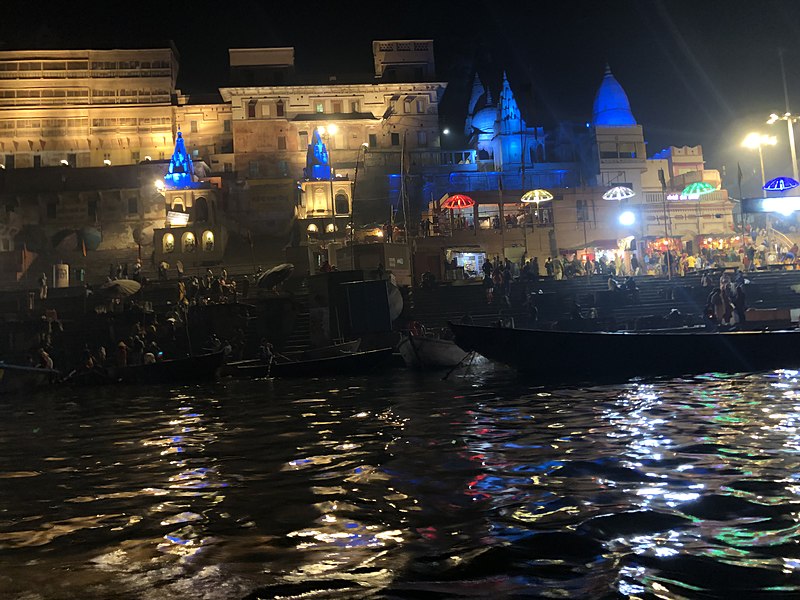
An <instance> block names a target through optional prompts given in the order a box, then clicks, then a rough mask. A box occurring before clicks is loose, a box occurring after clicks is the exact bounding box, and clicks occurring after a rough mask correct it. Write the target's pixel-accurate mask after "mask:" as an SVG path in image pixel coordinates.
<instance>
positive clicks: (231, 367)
mask: <svg viewBox="0 0 800 600" xmlns="http://www.w3.org/2000/svg"><path fill="white" fill-rule="evenodd" d="M360 346H361V338H358V339H355V340H350V341H347V342H341V343H338V344H332V345H330V346H322V347H319V348H308V349H306V350H298V351H296V352H286V353H283V354H278V355H276V357H275V358H273V360H270V361H265V360H264V359H261V358H251V359H244V360H235V361H230V362H226V363H225V364H224V365H223V366H222V369H221V370H220V375H223V376H230V377H239V378H245V379H257V378H260V377H269V376H270V374H271V368H272V364H273V361H274V360H276V359H280V360H283V361H284V362H288V361H308V360H316V359H320V358H329V357H334V356H342V355H344V354H351V353H353V352H357V351H358V349H359V347H360Z"/></svg>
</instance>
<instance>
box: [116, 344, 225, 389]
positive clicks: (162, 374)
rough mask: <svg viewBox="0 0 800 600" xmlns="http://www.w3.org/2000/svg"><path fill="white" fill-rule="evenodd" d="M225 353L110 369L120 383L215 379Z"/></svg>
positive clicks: (191, 381) (185, 381) (181, 381)
mask: <svg viewBox="0 0 800 600" xmlns="http://www.w3.org/2000/svg"><path fill="white" fill-rule="evenodd" d="M223 361H224V354H223V353H222V352H221V351H220V352H212V353H209V354H195V355H193V356H186V357H183V358H172V359H167V360H161V361H157V362H154V363H151V364H148V365H129V366H127V367H115V368H113V369H110V375H111V377H112V379H114V380H116V381H119V382H120V383H195V382H203V381H214V380H215V379H216V378H217V376H218V375H219V370H220V367H222V363H223Z"/></svg>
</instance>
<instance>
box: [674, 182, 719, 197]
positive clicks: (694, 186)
mask: <svg viewBox="0 0 800 600" xmlns="http://www.w3.org/2000/svg"><path fill="white" fill-rule="evenodd" d="M716 191H717V188H715V187H714V186H713V185H711V184H710V183H706V182H705V181H695V182H694V183H690V184H689V185H687V186H686V187H685V188H683V191H682V192H681V195H683V196H689V195H691V194H698V195H700V196H702V195H703V194H710V193H711V192H716Z"/></svg>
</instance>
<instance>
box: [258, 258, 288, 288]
mask: <svg viewBox="0 0 800 600" xmlns="http://www.w3.org/2000/svg"><path fill="white" fill-rule="evenodd" d="M293 271H294V265H293V264H292V263H283V264H280V265H278V266H277V267H272V268H271V269H270V270H269V271H267V272H266V273H264V274H263V275H262V276H261V277H259V278H258V282H257V285H258V287H260V288H263V289H268V290H271V289H272V288H274V287H275V286H277V285H278V284H280V283H283V282H284V281H286V280H287V279H289V277H291V275H292V272H293Z"/></svg>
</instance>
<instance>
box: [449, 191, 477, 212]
mask: <svg viewBox="0 0 800 600" xmlns="http://www.w3.org/2000/svg"><path fill="white" fill-rule="evenodd" d="M470 206H475V200H473V199H472V198H470V197H469V196H465V195H464V194H456V195H454V196H450V197H449V198H448V199H447V200H445V201H444V202H442V208H449V209H454V208H469V207H470Z"/></svg>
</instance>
